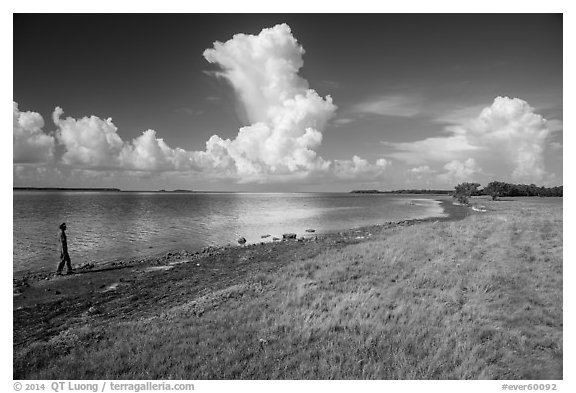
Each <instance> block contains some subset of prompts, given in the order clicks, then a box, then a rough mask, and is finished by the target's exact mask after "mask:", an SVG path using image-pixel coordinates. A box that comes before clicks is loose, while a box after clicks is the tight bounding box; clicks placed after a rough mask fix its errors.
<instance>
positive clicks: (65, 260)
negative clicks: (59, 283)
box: [56, 252, 72, 273]
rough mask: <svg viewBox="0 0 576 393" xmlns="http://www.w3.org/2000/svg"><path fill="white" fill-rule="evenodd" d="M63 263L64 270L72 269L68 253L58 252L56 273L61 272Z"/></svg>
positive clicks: (69, 270)
mask: <svg viewBox="0 0 576 393" xmlns="http://www.w3.org/2000/svg"><path fill="white" fill-rule="evenodd" d="M64 264H66V271H68V272H71V271H72V262H70V255H68V253H67V252H62V253H60V263H59V264H58V269H56V273H62V269H64Z"/></svg>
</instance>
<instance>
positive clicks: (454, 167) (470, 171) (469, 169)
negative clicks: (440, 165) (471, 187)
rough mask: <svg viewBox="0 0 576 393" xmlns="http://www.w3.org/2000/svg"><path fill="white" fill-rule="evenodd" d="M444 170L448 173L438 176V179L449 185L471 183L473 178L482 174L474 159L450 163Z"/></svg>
mask: <svg viewBox="0 0 576 393" xmlns="http://www.w3.org/2000/svg"><path fill="white" fill-rule="evenodd" d="M444 169H445V170H446V171H445V172H444V173H442V174H440V175H438V179H439V180H440V181H443V182H444V183H447V184H454V183H459V182H462V181H471V180H472V179H471V176H472V175H474V174H476V173H478V172H480V168H479V167H478V165H477V164H476V161H474V159H473V158H469V159H467V160H466V161H458V160H454V161H450V162H449V163H447V164H446V165H444Z"/></svg>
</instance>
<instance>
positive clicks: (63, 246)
mask: <svg viewBox="0 0 576 393" xmlns="http://www.w3.org/2000/svg"><path fill="white" fill-rule="evenodd" d="M58 243H59V245H60V252H61V253H66V254H67V253H68V242H67V241H66V232H64V231H60V233H59V234H58Z"/></svg>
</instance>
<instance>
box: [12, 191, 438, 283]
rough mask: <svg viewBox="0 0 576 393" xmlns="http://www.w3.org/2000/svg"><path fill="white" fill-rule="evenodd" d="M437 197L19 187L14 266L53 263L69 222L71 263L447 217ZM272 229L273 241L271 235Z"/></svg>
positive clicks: (35, 266) (51, 265)
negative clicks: (60, 231) (308, 231)
mask: <svg viewBox="0 0 576 393" xmlns="http://www.w3.org/2000/svg"><path fill="white" fill-rule="evenodd" d="M433 198H434V197H432V196H422V197H421V196H418V197H414V196H398V195H385V194H379V195H365V194H335V193H302V194H292V193H290V194H243V193H225V194H221V193H182V194H178V193H128V192H119V193H113V192H53V191H49V192H48V191H47V192H42V191H14V192H13V202H14V204H13V206H14V207H13V221H14V230H13V245H14V251H13V269H14V271H15V272H17V271H25V270H35V271H36V270H37V271H40V270H53V269H54V267H55V266H56V264H57V262H58V253H57V234H58V225H59V224H60V223H62V222H66V224H67V226H68V230H67V234H68V245H69V250H70V257H71V259H72V264H73V265H75V264H81V263H87V262H95V263H99V262H106V261H112V260H117V259H121V258H126V257H139V256H145V255H151V254H159V253H162V252H166V251H169V250H174V249H187V250H192V251H193V250H198V249H201V248H203V247H206V246H209V245H223V244H227V243H234V244H236V240H237V239H238V238H239V237H240V236H243V237H245V238H246V239H247V240H248V242H249V243H255V242H260V241H265V239H261V235H267V234H269V235H272V236H277V237H281V234H282V233H285V232H295V233H297V234H298V236H300V235H304V234H305V233H306V232H305V230H306V229H307V228H313V229H316V231H317V233H323V232H330V231H336V230H342V229H348V228H354V227H359V226H363V225H370V224H378V223H383V222H385V221H396V220H403V219H412V218H425V217H430V216H442V215H443V210H442V208H441V207H440V206H439V203H438V202H436V201H434V200H433ZM272 236H271V237H270V238H268V239H267V240H268V241H270V240H271V238H272Z"/></svg>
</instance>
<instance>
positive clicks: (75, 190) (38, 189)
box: [12, 187, 194, 193]
mask: <svg viewBox="0 0 576 393" xmlns="http://www.w3.org/2000/svg"><path fill="white" fill-rule="evenodd" d="M12 189H13V190H14V191H69V192H132V193H135V192H162V193H164V192H166V193H189V192H194V191H192V190H172V191H167V190H158V191H132V190H121V189H119V188H98V187H94V188H66V187H12Z"/></svg>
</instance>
